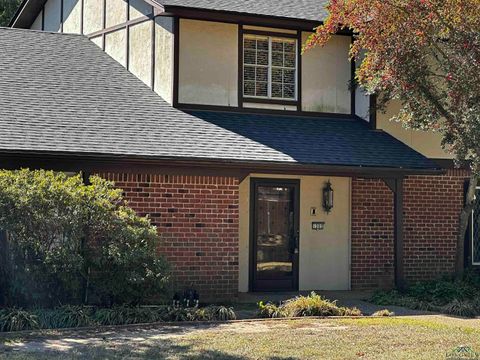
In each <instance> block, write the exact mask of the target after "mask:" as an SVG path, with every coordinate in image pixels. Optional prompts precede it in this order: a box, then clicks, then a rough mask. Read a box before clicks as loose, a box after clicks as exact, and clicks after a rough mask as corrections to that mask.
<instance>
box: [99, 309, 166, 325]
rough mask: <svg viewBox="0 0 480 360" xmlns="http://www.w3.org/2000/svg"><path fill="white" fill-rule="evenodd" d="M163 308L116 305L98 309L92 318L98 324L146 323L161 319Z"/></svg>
mask: <svg viewBox="0 0 480 360" xmlns="http://www.w3.org/2000/svg"><path fill="white" fill-rule="evenodd" d="M162 309H163V308H156V307H139V306H136V307H129V306H117V307H113V308H109V309H98V310H97V311H96V312H95V315H94V319H95V321H96V322H97V323H98V324H100V325H127V324H146V323H153V322H158V321H162V320H163V317H164V313H162Z"/></svg>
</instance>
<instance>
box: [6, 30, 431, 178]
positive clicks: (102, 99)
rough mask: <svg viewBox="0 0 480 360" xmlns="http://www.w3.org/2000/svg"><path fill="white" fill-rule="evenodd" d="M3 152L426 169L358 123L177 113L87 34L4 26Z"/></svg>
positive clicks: (424, 163)
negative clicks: (53, 32) (56, 32)
mask: <svg viewBox="0 0 480 360" xmlns="http://www.w3.org/2000/svg"><path fill="white" fill-rule="evenodd" d="M0 49H2V51H0V74H1V76H0V103H1V107H0V152H2V151H3V152H11V151H27V152H49V153H72V154H73V153H75V154H99V155H122V156H140V157H155V158H174V159H185V158H188V159H210V160H221V161H233V160H235V161H244V162H250V161H253V162H275V163H290V164H291V163H302V164H330V165H333V164H334V165H355V166H358V165H362V166H371V167H391V168H399V167H401V168H414V169H427V168H435V167H436V166H435V165H434V164H433V163H432V162H430V161H429V160H428V159H426V158H424V157H423V156H422V155H420V154H418V153H417V152H415V151H413V150H411V149H410V148H408V147H407V146H406V145H404V144H402V143H401V142H399V141H397V140H395V139H394V138H392V137H391V136H389V135H387V134H385V133H382V132H377V131H372V130H370V129H369V128H368V127H367V126H366V125H365V124H363V123H361V122H360V121H357V120H341V119H340V120H339V119H320V118H312V117H291V116H272V115H259V114H257V115H253V114H244V113H232V112H228V113H227V112H205V111H189V112H188V111H181V110H178V109H174V108H172V107H171V106H170V105H169V104H167V103H166V102H165V101H164V100H162V99H161V98H160V97H159V96H158V95H157V94H155V93H154V92H152V91H151V90H150V89H149V88H148V87H147V86H146V85H144V84H143V83H142V82H141V81H140V80H138V79H137V78H136V77H135V76H133V75H132V74H131V73H129V72H128V71H127V70H126V69H124V68H123V67H122V66H121V65H120V64H118V63H117V62H116V61H115V60H113V59H112V58H110V57H109V56H108V55H107V54H105V53H104V52H103V51H102V50H101V49H99V48H98V47H97V46H96V45H94V44H93V43H92V42H90V41H89V40H88V39H87V38H85V37H82V36H79V35H65V34H52V33H46V32H37V31H29V30H18V29H5V28H0Z"/></svg>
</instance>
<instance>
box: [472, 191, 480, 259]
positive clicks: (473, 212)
mask: <svg viewBox="0 0 480 360" xmlns="http://www.w3.org/2000/svg"><path fill="white" fill-rule="evenodd" d="M476 190H477V191H478V190H480V186H477V188H476ZM475 198H476V196H475ZM474 214H475V210H472V214H471V215H470V216H471V221H470V227H471V228H470V245H471V248H472V253H471V256H472V265H480V261H477V262H475V261H474V258H475V257H474V247H473V245H474V244H473V242H474V241H475V239H474V231H473V230H474V226H475V222H474V220H475V218H474V217H473V216H474Z"/></svg>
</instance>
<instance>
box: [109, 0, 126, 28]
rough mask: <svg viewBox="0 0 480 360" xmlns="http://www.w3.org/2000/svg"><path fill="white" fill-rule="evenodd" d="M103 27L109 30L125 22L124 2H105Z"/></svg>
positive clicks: (121, 0) (123, 0)
mask: <svg viewBox="0 0 480 360" xmlns="http://www.w3.org/2000/svg"><path fill="white" fill-rule="evenodd" d="M105 5H106V13H105V14H106V16H105V27H107V28H109V27H111V26H115V25H118V24H121V23H124V22H125V21H127V3H126V2H125V0H106V1H105Z"/></svg>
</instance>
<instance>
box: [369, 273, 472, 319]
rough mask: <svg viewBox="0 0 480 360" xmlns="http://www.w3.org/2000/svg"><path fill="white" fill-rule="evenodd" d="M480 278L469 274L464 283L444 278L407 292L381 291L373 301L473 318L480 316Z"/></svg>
mask: <svg viewBox="0 0 480 360" xmlns="http://www.w3.org/2000/svg"><path fill="white" fill-rule="evenodd" d="M479 296H480V276H479V275H478V273H476V272H473V271H467V272H466V274H465V277H464V278H463V279H462V280H455V279H453V278H451V277H443V278H441V279H439V280H436V281H425V282H419V283H416V284H414V285H412V286H410V287H409V288H407V289H406V290H405V292H403V293H399V292H398V291H395V290H392V291H378V292H376V293H374V294H373V296H372V297H371V298H370V301H372V302H373V303H375V304H378V305H397V306H403V307H406V308H409V309H414V310H421V311H438V312H442V313H445V314H451V315H457V316H465V317H471V316H476V315H480V304H479V303H478V300H477V299H478V298H479Z"/></svg>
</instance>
